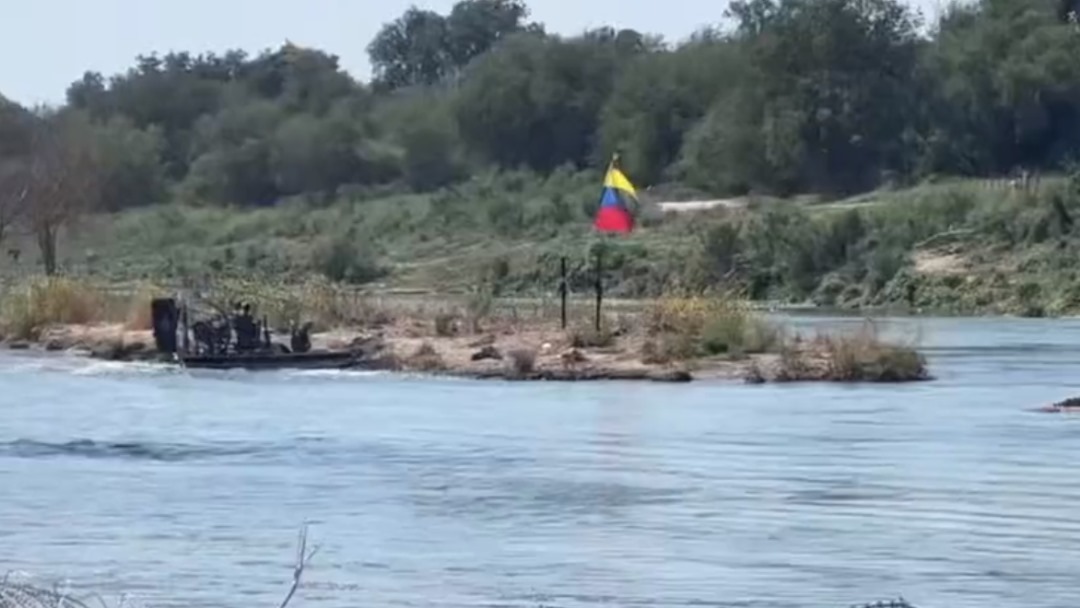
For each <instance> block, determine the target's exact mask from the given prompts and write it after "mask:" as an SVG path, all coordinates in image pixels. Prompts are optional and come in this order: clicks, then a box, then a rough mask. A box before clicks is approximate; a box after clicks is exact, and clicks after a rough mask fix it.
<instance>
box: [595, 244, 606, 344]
mask: <svg viewBox="0 0 1080 608" xmlns="http://www.w3.org/2000/svg"><path fill="white" fill-rule="evenodd" d="M603 302H604V246H603V244H602V243H601V244H600V246H599V247H597V248H596V331H597V332H599V331H600V308H601V306H603Z"/></svg>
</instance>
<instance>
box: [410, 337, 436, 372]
mask: <svg viewBox="0 0 1080 608" xmlns="http://www.w3.org/2000/svg"><path fill="white" fill-rule="evenodd" d="M406 363H407V365H408V367H409V368H410V369H413V370H416V371H421V372H437V371H442V370H444V369H446V362H444V361H443V358H442V356H441V355H439V353H438V351H436V350H435V347H434V346H432V345H431V344H430V343H428V342H424V343H423V344H421V345H420V346H419V347H418V348H417V349H416V352H415V353H413V354H412V356H411V357H409V359H408V361H407V362H406Z"/></svg>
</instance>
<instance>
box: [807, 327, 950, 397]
mask: <svg viewBox="0 0 1080 608" xmlns="http://www.w3.org/2000/svg"><path fill="white" fill-rule="evenodd" d="M817 343H818V345H819V347H820V348H821V351H822V352H823V353H824V355H825V357H826V361H827V362H828V371H827V374H828V378H829V379H830V380H833V381H837V382H901V381H910V380H920V379H926V378H928V377H929V372H928V371H927V368H926V360H925V358H924V357H923V356H922V355H921V354H920V353H919V352H918V351H917V350H915V349H914V348H913V347H911V346H908V345H905V344H898V343H894V342H887V341H885V340H883V339H882V338H881V336H880V335H879V333H878V329H877V326H876V325H875V324H874V323H871V322H867V323H864V324H863V325H862V326H861V327H860V328H859V330H858V331H857V332H855V333H854V334H841V335H831V336H819V337H818V339H817Z"/></svg>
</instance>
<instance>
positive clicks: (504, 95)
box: [456, 32, 624, 172]
mask: <svg viewBox="0 0 1080 608" xmlns="http://www.w3.org/2000/svg"><path fill="white" fill-rule="evenodd" d="M604 34H606V32H601V33H599V35H598V34H597V33H595V32H591V33H587V34H586V35H585V36H582V37H580V38H573V39H569V40H563V39H561V38H558V37H555V36H547V35H542V34H533V33H522V34H517V35H515V36H512V37H510V38H508V39H507V40H506V41H505V42H503V43H500V44H499V45H498V46H496V47H495V48H494V49H492V51H491V52H490V53H488V54H486V55H483V56H482V57H480V58H479V59H478V60H477V61H476V62H474V63H473V65H471V66H470V67H469V69H468V70H467V71H466V72H465V75H464V78H463V80H462V83H461V85H460V90H459V91H458V96H457V111H456V114H457V119H458V126H459V129H460V131H461V135H462V138H463V139H464V141H465V143H466V145H467V146H468V147H469V148H470V149H471V150H472V151H473V152H475V153H476V154H478V155H479V156H480V157H481V158H483V159H484V160H487V161H488V162H491V163H494V164H495V165H497V166H500V167H504V168H517V167H519V166H526V167H529V168H532V169H535V170H538V171H544V172H547V171H551V170H552V169H554V168H555V167H558V166H560V165H562V164H565V163H570V164H573V165H576V166H578V167H583V166H585V165H587V164H589V161H590V160H591V158H592V155H593V151H594V149H595V144H596V132H597V129H598V127H599V123H600V111H601V108H602V107H603V105H604V102H605V101H606V100H607V99H608V97H609V95H610V93H611V89H612V85H613V83H614V81H615V78H616V76H617V75H618V73H619V70H620V69H621V66H622V65H624V64H623V63H622V62H621V61H620V59H621V57H620V54H619V49H620V48H621V47H620V46H618V43H617V42H618V38H617V37H616V36H614V35H611V36H607V35H604Z"/></svg>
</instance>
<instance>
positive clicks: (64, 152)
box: [25, 110, 100, 275]
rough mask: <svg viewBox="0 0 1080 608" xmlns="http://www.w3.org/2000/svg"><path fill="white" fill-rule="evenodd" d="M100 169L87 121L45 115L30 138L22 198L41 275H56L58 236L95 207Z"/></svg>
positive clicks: (67, 114) (70, 115)
mask: <svg viewBox="0 0 1080 608" xmlns="http://www.w3.org/2000/svg"><path fill="white" fill-rule="evenodd" d="M99 167H100V164H99V160H98V155H97V150H95V148H94V141H93V134H92V131H91V129H90V126H89V124H88V122H87V120H86V118H85V116H83V115H80V114H77V113H72V112H65V111H59V112H54V111H51V110H48V111H45V112H44V113H43V115H42V116H41V117H40V118H39V120H38V121H37V122H36V124H35V128H34V130H33V134H32V137H31V143H30V154H29V159H28V176H29V177H28V190H27V194H26V199H25V200H26V204H27V206H26V209H25V214H26V223H27V226H28V228H29V230H30V232H31V233H32V234H33V235H34V238H35V239H36V241H37V245H38V249H39V250H40V253H41V259H42V264H43V266H44V269H45V274H48V275H53V274H56V271H57V241H58V240H59V237H60V234H61V232H62V231H63V230H64V229H66V228H69V227H70V226H71V225H72V224H73V223H74V222H76V221H77V220H78V219H79V218H80V217H81V216H82V214H84V213H86V212H88V211H90V210H91V209H93V207H94V205H95V204H96V203H97V202H98V200H99V196H100V169H99Z"/></svg>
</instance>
